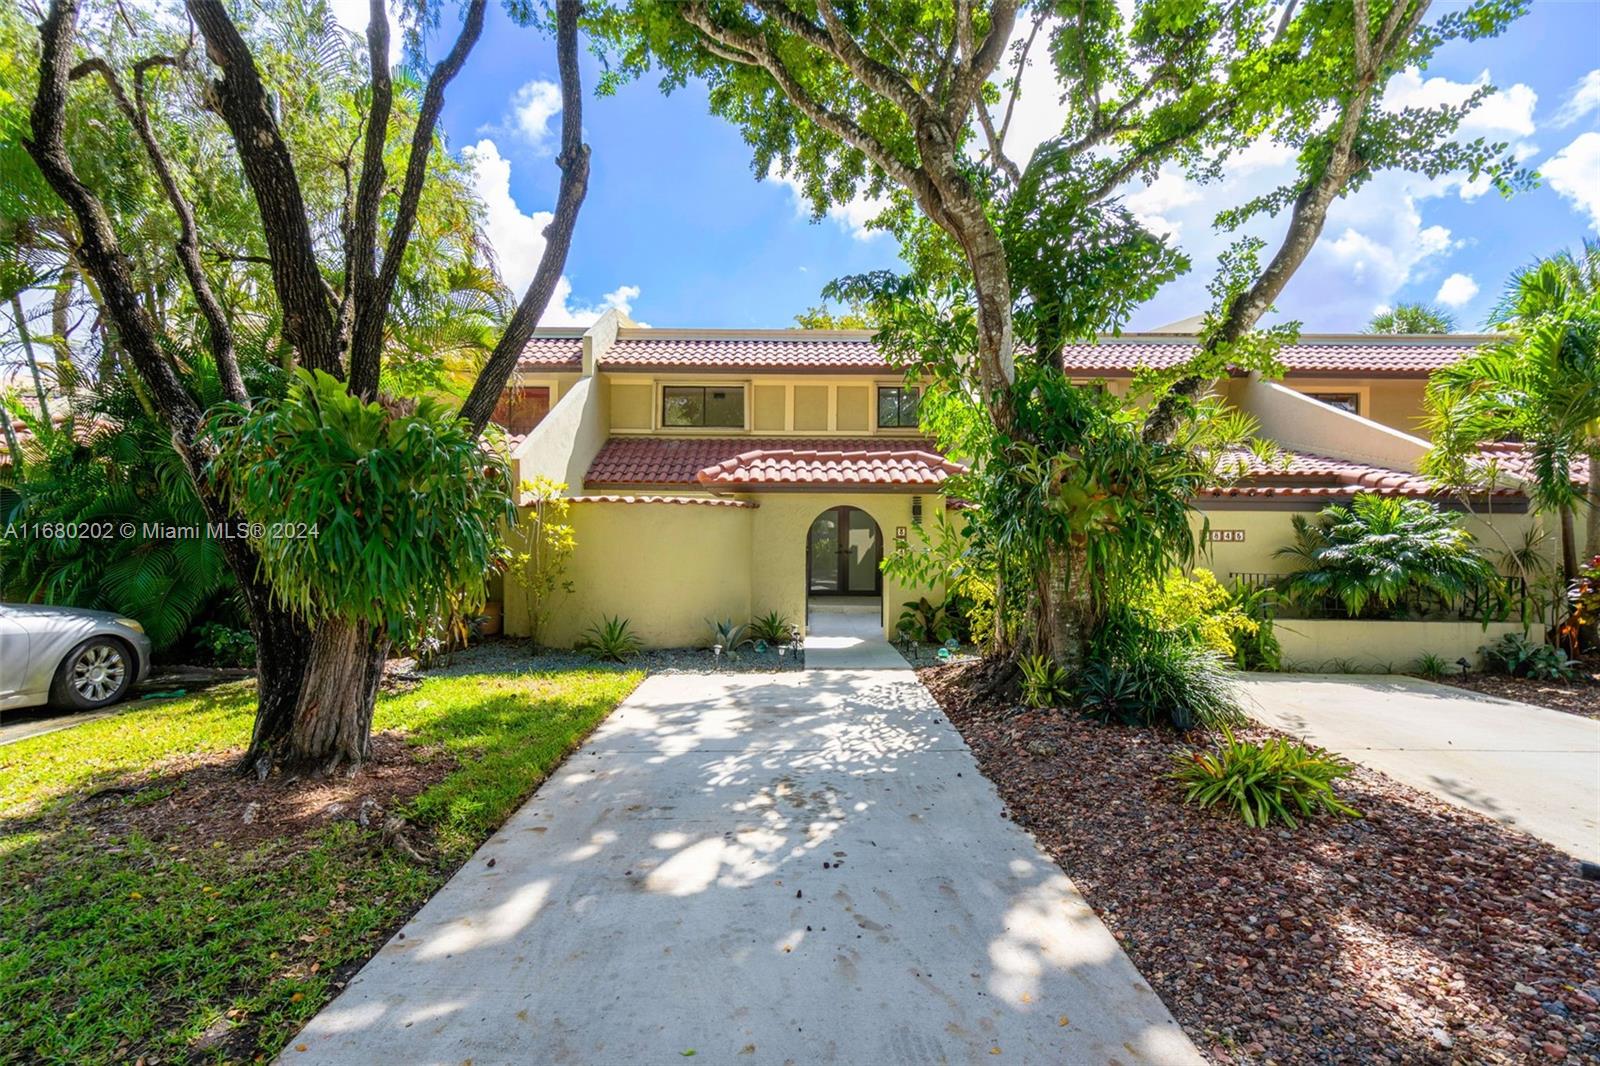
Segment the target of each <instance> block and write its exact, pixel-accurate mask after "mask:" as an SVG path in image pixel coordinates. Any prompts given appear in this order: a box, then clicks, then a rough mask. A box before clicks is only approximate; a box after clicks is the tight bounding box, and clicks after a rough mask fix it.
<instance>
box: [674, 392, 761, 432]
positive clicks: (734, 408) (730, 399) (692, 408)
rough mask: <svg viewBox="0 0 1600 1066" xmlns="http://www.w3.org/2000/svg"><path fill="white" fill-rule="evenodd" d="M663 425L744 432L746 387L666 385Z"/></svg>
mask: <svg viewBox="0 0 1600 1066" xmlns="http://www.w3.org/2000/svg"><path fill="white" fill-rule="evenodd" d="M661 424H662V425H663V426H674V427H682V428H689V429H695V428H701V427H715V428H718V429H743V428H744V386H742V385H667V386H665V387H664V388H662V390H661Z"/></svg>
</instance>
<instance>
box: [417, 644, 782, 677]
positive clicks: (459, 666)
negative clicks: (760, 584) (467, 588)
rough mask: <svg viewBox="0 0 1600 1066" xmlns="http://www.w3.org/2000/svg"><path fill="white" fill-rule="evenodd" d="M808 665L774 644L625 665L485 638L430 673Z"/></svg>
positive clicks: (677, 652) (639, 658)
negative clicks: (763, 648)
mask: <svg viewBox="0 0 1600 1066" xmlns="http://www.w3.org/2000/svg"><path fill="white" fill-rule="evenodd" d="M801 667H802V664H801V663H798V662H796V661H795V655H794V653H793V652H792V651H791V652H788V653H786V654H784V655H782V656H779V655H778V652H777V649H775V648H771V647H769V648H768V649H767V650H766V651H765V652H757V651H756V650H755V649H754V648H747V649H746V650H744V651H742V652H740V653H739V658H738V659H734V660H730V659H729V658H728V656H727V655H726V654H724V655H723V656H722V659H721V661H720V662H719V661H718V660H717V657H716V656H715V655H713V654H712V653H711V650H710V649H709V648H656V649H651V650H649V651H643V652H640V653H639V654H638V655H636V656H634V657H633V658H632V659H629V660H628V661H627V662H625V663H608V662H602V661H600V660H598V659H595V658H594V657H593V656H590V655H585V654H583V653H581V652H575V651H562V650H559V649H555V648H541V649H539V651H538V652H537V653H535V652H533V651H532V650H531V649H530V648H529V646H528V642H527V641H525V640H485V641H483V642H482V643H480V644H474V645H473V646H472V647H470V648H467V649H465V650H463V651H458V652H455V653H454V654H452V655H450V656H448V657H446V658H444V659H441V660H440V661H439V662H438V663H436V664H435V665H434V666H433V667H432V668H430V669H428V670H424V671H422V673H424V674H437V675H440V676H443V677H453V676H459V675H461V674H483V673H510V674H519V673H530V672H533V671H542V670H644V671H647V672H649V673H652V674H729V673H762V674H770V673H776V672H778V671H780V670H782V671H789V670H799V669H801ZM387 669H388V671H389V672H390V673H395V672H397V671H398V672H399V673H401V674H405V673H407V672H411V671H414V670H415V669H416V664H415V662H414V661H413V660H410V659H391V660H390V661H389V665H388V668H387Z"/></svg>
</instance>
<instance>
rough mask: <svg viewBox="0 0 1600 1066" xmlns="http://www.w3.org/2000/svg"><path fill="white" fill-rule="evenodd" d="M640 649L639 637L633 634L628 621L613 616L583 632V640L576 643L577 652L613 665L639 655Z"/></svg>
mask: <svg viewBox="0 0 1600 1066" xmlns="http://www.w3.org/2000/svg"><path fill="white" fill-rule="evenodd" d="M641 647H643V645H642V644H641V642H640V640H639V636H638V634H636V633H634V632H633V630H632V628H631V627H630V625H629V623H628V620H627V619H626V618H618V617H617V616H615V615H612V616H610V617H608V618H604V619H602V620H601V621H599V622H596V623H595V624H594V625H592V626H590V627H589V628H588V629H586V630H584V632H583V639H582V640H580V641H578V650H579V651H581V652H587V653H588V654H590V655H593V656H594V657H595V658H597V659H607V660H610V661H611V662H614V663H620V662H622V661H624V660H626V659H631V658H633V657H634V656H635V655H638V654H639V649H640V648H641Z"/></svg>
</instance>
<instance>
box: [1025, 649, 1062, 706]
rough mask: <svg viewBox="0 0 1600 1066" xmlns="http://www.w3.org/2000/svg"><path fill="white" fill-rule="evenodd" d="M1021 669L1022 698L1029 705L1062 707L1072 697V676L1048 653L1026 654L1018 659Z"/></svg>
mask: <svg viewBox="0 0 1600 1066" xmlns="http://www.w3.org/2000/svg"><path fill="white" fill-rule="evenodd" d="M1017 665H1018V666H1019V667H1021V669H1022V699H1023V701H1024V702H1025V703H1027V705H1028V706H1030V707H1064V706H1066V705H1067V703H1068V702H1070V701H1071V699H1072V677H1071V675H1069V674H1068V673H1067V671H1066V670H1065V669H1064V668H1063V667H1062V666H1061V665H1060V664H1059V663H1057V662H1056V661H1055V660H1054V659H1052V658H1050V656H1048V655H1028V656H1025V657H1023V658H1022V659H1020V660H1018V662H1017Z"/></svg>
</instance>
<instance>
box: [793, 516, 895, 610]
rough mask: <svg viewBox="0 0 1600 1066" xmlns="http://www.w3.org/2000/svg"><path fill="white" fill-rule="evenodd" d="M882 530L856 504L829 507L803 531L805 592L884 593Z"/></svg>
mask: <svg viewBox="0 0 1600 1066" xmlns="http://www.w3.org/2000/svg"><path fill="white" fill-rule="evenodd" d="M882 562H883V530H881V529H879V528H878V523H877V522H875V521H873V518H872V516H871V515H869V514H867V512H865V511H863V510H862V509H861V508H859V507H830V508H828V509H827V510H826V511H823V512H822V513H821V514H819V515H818V516H817V517H816V518H815V519H813V520H812V522H811V530H810V532H809V533H808V534H807V535H806V595H807V596H808V597H829V598H833V597H838V598H848V599H857V598H859V599H867V598H875V597H881V596H882V595H883V571H882V569H880V565H881V564H882Z"/></svg>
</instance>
